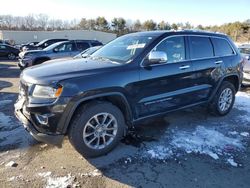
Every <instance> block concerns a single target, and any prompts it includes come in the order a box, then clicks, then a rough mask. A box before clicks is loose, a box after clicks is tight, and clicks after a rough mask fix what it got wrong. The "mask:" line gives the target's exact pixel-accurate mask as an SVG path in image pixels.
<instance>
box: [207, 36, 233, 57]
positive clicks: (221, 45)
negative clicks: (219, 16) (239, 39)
mask: <svg viewBox="0 0 250 188" xmlns="http://www.w3.org/2000/svg"><path fill="white" fill-rule="evenodd" d="M211 40H212V42H213V45H214V53H215V56H226V55H233V54H234V51H233V49H232V48H231V46H230V44H228V42H227V41H226V40H225V39H219V38H211Z"/></svg>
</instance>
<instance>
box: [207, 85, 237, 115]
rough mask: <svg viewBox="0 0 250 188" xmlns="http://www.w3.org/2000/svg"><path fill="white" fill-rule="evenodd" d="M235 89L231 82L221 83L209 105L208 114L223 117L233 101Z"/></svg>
mask: <svg viewBox="0 0 250 188" xmlns="http://www.w3.org/2000/svg"><path fill="white" fill-rule="evenodd" d="M235 93H236V91H235V87H234V85H233V84H232V83H231V82H228V81H223V82H222V84H221V87H220V88H219V90H218V91H217V93H216V94H215V96H214V99H213V100H212V102H211V104H210V105H209V112H211V113H212V114H214V115H218V116H224V115H226V114H228V113H229V112H230V111H231V109H232V107H233V104H234V101H235Z"/></svg>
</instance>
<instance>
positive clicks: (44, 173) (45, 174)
mask: <svg viewBox="0 0 250 188" xmlns="http://www.w3.org/2000/svg"><path fill="white" fill-rule="evenodd" d="M50 175H51V172H40V173H38V176H41V177H44V178H46V177H49V176H50Z"/></svg>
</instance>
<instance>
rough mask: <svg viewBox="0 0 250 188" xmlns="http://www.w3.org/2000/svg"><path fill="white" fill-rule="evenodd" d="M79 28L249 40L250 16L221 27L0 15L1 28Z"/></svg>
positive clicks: (48, 29) (123, 32)
mask: <svg viewBox="0 0 250 188" xmlns="http://www.w3.org/2000/svg"><path fill="white" fill-rule="evenodd" d="M79 29H83V30H97V31H105V32H112V33H116V34H118V36H120V35H123V34H126V33H131V32H137V31H149V30H178V29H198V30H208V31H213V32H221V33H225V34H227V35H229V36H231V37H232V38H233V40H234V41H237V42H242V41H244V42H246V41H248V42H249V41H250V19H249V20H246V21H244V22H234V23H227V24H223V25H220V26H217V25H214V26H203V25H198V26H193V25H191V24H190V23H189V22H187V23H172V24H170V23H169V22H167V21H161V22H158V23H157V22H155V21H154V20H152V19H151V20H146V21H144V22H141V21H140V20H135V21H131V20H125V19H124V18H121V17H117V18H113V19H112V20H111V21H110V22H109V21H108V20H107V19H106V18H105V17H101V16H100V17H97V18H96V19H86V18H81V19H79V20H77V19H73V20H70V21H68V20H61V19H51V18H49V16H48V15H46V14H29V15H27V16H12V15H0V30H24V31H31V30H32V31H34V30H35V31H54V30H79Z"/></svg>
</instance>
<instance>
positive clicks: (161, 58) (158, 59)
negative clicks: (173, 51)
mask: <svg viewBox="0 0 250 188" xmlns="http://www.w3.org/2000/svg"><path fill="white" fill-rule="evenodd" d="M148 60H149V62H150V63H151V64H157V63H166V62H167V61H168V57H167V54H166V53H165V52H162V51H152V52H150V53H149V56H148Z"/></svg>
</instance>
